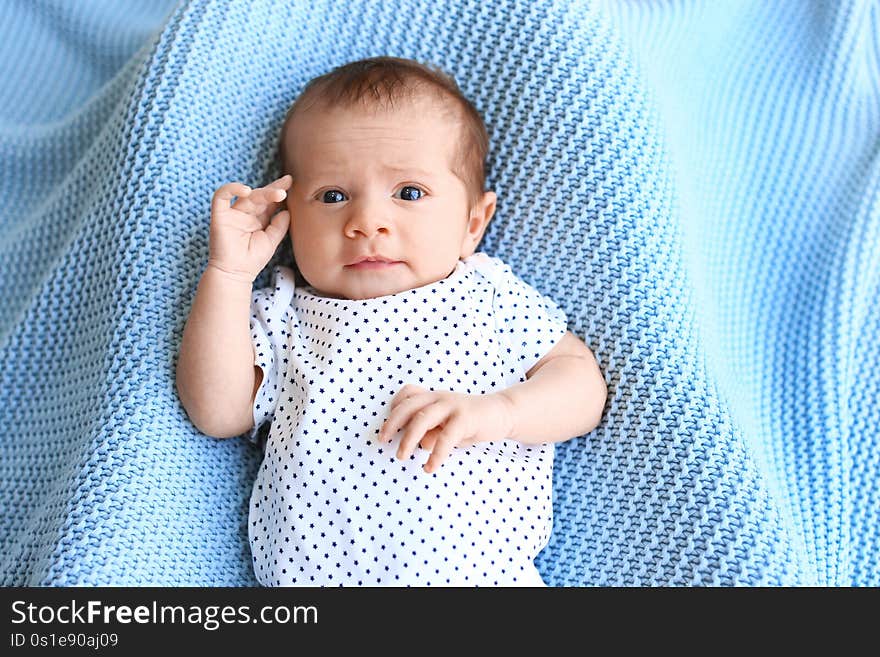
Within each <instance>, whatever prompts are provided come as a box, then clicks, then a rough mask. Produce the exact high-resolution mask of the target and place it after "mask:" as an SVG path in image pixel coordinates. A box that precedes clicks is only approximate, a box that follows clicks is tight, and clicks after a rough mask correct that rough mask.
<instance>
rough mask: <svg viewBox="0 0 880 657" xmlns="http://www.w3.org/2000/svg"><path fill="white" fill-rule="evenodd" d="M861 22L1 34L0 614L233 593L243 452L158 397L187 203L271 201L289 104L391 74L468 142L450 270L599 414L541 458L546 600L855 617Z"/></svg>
mask: <svg viewBox="0 0 880 657" xmlns="http://www.w3.org/2000/svg"><path fill="white" fill-rule="evenodd" d="M878 13H880V10H878V7H877V5H876V3H872V2H870V1H868V0H865V1H863V2H859V1H856V0H851V1H846V0H843V1H841V2H839V3H828V4H827V5H821V6H820V5H819V4H818V3H806V2H802V1H801V0H788V1H783V0H779V1H778V2H772V3H768V2H764V1H763V0H755V1H751V2H745V1H744V2H736V3H726V2H725V3H719V2H712V1H710V0H705V1H702V2H700V1H697V2H664V3H655V2H645V3H618V2H610V1H609V2H601V3H598V4H595V5H593V4H586V3H583V2H578V1H572V2H564V1H551V0H543V1H540V2H528V3H526V2H513V1H511V2H496V3H482V2H479V1H477V0H472V1H464V0H449V1H442V0H395V1H394V2H383V3H376V2H367V1H366V0H352V2H347V3H345V4H344V8H343V5H341V4H340V3H338V2H332V1H329V0H325V1H323V2H320V1H318V2H309V3H299V2H297V3H293V2H276V1H274V0H264V1H256V0H228V1H217V0H212V1H210V2H209V1H208V0H191V1H187V2H183V3H180V4H172V3H169V2H161V1H156V2H152V3H147V2H141V1H140V0H139V1H138V2H134V1H132V2H130V3H121V2H109V1H108V2H106V3H103V4H102V3H96V2H90V3H68V2H62V0H55V1H54V2H49V1H44V2H40V3H2V4H0V26H2V27H3V28H4V29H3V30H2V31H3V33H4V34H7V35H14V36H13V37H12V38H10V39H4V40H2V41H0V71H2V79H3V80H4V82H5V83H4V84H3V85H2V86H0V191H2V193H3V198H4V203H3V206H2V209H0V421H2V423H3V426H4V427H5V431H4V432H3V436H2V442H0V449H2V452H0V473H2V475H0V522H2V527H0V583H3V584H5V585H13V584H14V585H23V584H27V585H109V584H118V585H253V584H255V583H256V580H255V579H254V576H253V572H252V567H251V558H250V553H249V549H248V540H247V526H246V521H247V510H248V499H249V495H250V489H251V484H252V482H253V480H254V478H255V475H256V471H257V467H258V466H259V463H260V458H261V455H260V452H259V450H258V449H256V448H255V447H254V446H252V445H250V444H249V443H248V442H247V440H245V439H243V438H238V439H231V440H223V441H220V440H214V439H210V438H207V437H205V436H204V435H202V434H200V433H199V432H198V431H197V430H196V429H195V428H194V427H193V426H192V425H191V424H190V422H189V421H188V418H187V416H186V413H185V411H184V409H183V407H182V406H181V404H180V401H179V400H178V397H177V394H176V390H175V385H174V376H175V362H176V355H177V350H178V347H179V344H180V339H181V334H182V330H183V325H184V322H185V320H186V316H187V313H188V311H189V307H190V304H191V302H192V299H193V296H194V294H195V289H196V285H197V283H198V280H199V277H200V275H201V273H202V271H203V269H204V266H205V263H206V259H207V253H208V225H209V221H210V212H209V203H210V198H211V195H212V193H213V191H214V190H215V189H216V187H218V186H219V185H220V184H222V183H224V182H227V181H232V180H239V181H242V182H245V183H247V184H250V185H259V184H265V183H266V182H268V181H269V180H271V179H272V178H274V177H275V176H276V174H277V166H278V164H277V161H276V159H275V147H276V144H277V139H278V131H279V128H280V125H281V121H282V119H283V116H284V113H285V111H286V109H287V107H288V106H289V104H290V102H292V100H293V99H294V98H295V96H296V95H297V94H298V93H299V91H300V90H301V89H302V87H303V86H304V85H305V83H306V82H307V81H308V80H309V79H311V78H312V77H314V76H316V75H319V74H322V73H324V72H326V71H327V70H329V69H330V68H332V67H333V66H336V65H339V64H342V63H344V62H347V61H351V60H354V59H360V58H363V57H369V56H374V55H382V54H387V55H394V56H400V57H409V58H413V59H417V60H420V61H425V62H431V63H435V64H438V65H439V66H441V67H443V68H444V69H446V70H447V71H449V72H450V73H452V74H453V75H454V76H455V77H456V79H457V80H458V81H459V84H460V86H461V87H462V90H463V91H464V93H465V94H466V95H467V96H468V97H469V98H471V99H472V100H473V101H474V103H475V104H476V106H477V107H478V108H479V109H480V111H481V112H482V113H483V116H484V118H485V120H486V123H487V126H488V130H489V136H490V140H491V151H490V158H489V180H488V183H489V185H490V188H491V189H494V190H495V191H496V192H497V193H498V197H499V202H498V210H497V213H496V216H495V219H494V220H493V222H492V224H491V225H490V228H489V230H488V232H487V234H486V237H485V239H484V241H483V243H482V244H481V247H480V248H481V250H485V251H487V252H488V253H490V254H492V255H496V256H498V257H500V258H501V259H502V260H504V261H505V262H507V263H508V264H510V265H511V266H512V268H513V270H514V271H515V272H517V274H519V275H520V276H521V277H522V278H523V279H524V280H526V281H527V282H529V283H530V284H532V285H534V286H535V287H536V288H538V289H539V290H540V291H541V292H543V293H545V294H547V295H549V296H550V297H551V298H553V299H554V300H555V301H556V302H557V303H558V304H559V305H560V307H561V308H562V309H563V310H564V311H565V313H566V314H567V316H568V318H569V328H570V329H571V330H572V331H573V332H574V333H575V334H577V335H579V336H581V337H582V338H583V339H584V340H585V341H586V343H587V344H588V345H589V346H590V347H591V348H592V349H593V351H594V353H595V354H596V357H597V359H598V361H599V365H600V367H601V369H602V371H603V373H604V375H605V377H606V381H607V383H608V387H609V398H608V403H607V406H606V409H605V415H604V417H603V421H602V423H601V425H600V426H599V428H598V429H597V430H596V431H594V432H592V433H591V434H589V435H587V436H582V437H579V438H576V439H573V440H571V441H568V442H566V443H562V444H559V445H558V446H557V450H556V460H555V468H556V469H555V475H554V490H553V493H554V531H553V535H552V537H551V540H550V543H549V544H548V546H547V548H546V549H545V550H544V551H543V552H542V553H541V555H540V556H539V558H538V560H537V565H538V568H539V570H540V571H541V574H542V576H543V578H544V580H545V581H546V582H547V583H548V584H550V585H716V584H717V585H736V584H743V585H755V584H771V585H773V584H776V585H811V584H829V585H850V584H856V585H878V584H880V554H878V545H880V540H878V539H880V487H878V470H880V445H878V442H880V402H878V399H880V356H878V351H880V350H878V349H877V346H878V345H877V342H878V337H880V313H877V312H876V309H874V306H875V305H876V302H877V300H878V295H880V257H878V256H880V160H878V146H880V16H878ZM144 26H146V27H144ZM290 261H291V252H290V245H289V241H287V240H286V241H285V242H284V243H283V244H282V246H281V248H279V250H278V253H277V254H276V256H275V258H273V260H272V261H271V262H270V263H268V265H267V267H266V269H264V271H263V273H262V274H261V275H260V277H259V278H258V279H257V281H255V287H265V286H266V285H268V284H270V282H271V280H270V276H271V271H272V267H273V266H274V265H275V264H279V263H280V264H289V263H290Z"/></svg>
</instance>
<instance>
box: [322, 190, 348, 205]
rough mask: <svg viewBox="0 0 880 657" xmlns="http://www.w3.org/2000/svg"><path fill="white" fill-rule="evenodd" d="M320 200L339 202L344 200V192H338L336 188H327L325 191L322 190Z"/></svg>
mask: <svg viewBox="0 0 880 657" xmlns="http://www.w3.org/2000/svg"><path fill="white" fill-rule="evenodd" d="M321 200H322V201H323V202H324V203H341V202H342V201H344V200H345V194H343V193H342V192H340V191H339V190H338V189H328V190H327V191H326V192H324V195H323V197H322V198H321Z"/></svg>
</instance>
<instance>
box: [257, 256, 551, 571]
mask: <svg viewBox="0 0 880 657" xmlns="http://www.w3.org/2000/svg"><path fill="white" fill-rule="evenodd" d="M274 274H275V279H274V280H275V284H274V286H273V287H269V288H263V289H260V290H255V291H254V292H253V294H252V305H251V320H250V327H251V336H252V339H253V345H254V356H255V358H254V364H255V365H258V366H259V367H260V368H261V369H262V371H263V379H262V382H261V384H260V388H259V390H258V391H257V395H256V398H255V400H254V407H253V415H254V427H253V429H251V430H250V431H249V432H248V434H247V435H248V437H249V439H250V440H252V441H254V442H257V443H259V444H261V445H263V447H264V450H265V452H264V458H263V462H262V465H261V466H260V469H259V472H258V475H257V479H256V481H255V482H254V486H253V491H252V494H251V500H250V512H249V518H248V536H249V540H250V545H251V552H252V555H253V564H254V572H255V574H256V577H257V579H258V581H259V582H260V583H261V584H263V585H265V586H296V585H305V586H342V585H355V586H404V585H405V586H507V585H526V586H528V585H542V582H541V578H540V575H539V574H538V572H537V570H536V569H535V567H534V564H533V560H534V558H535V556H536V555H537V554H538V552H540V550H541V549H542V548H543V547H544V546H545V545H546V544H547V541H548V540H549V538H550V532H551V530H552V504H551V496H552V467H553V445H552V444H541V445H537V446H526V445H523V444H522V443H518V442H516V441H513V440H504V441H498V442H493V443H482V444H479V445H475V446H471V447H467V448H461V447H457V448H455V449H454V450H453V453H452V455H451V456H450V457H449V458H448V459H447V460H446V461H445V462H444V464H443V466H442V467H441V468H440V469H439V470H438V471H437V472H435V473H433V474H428V473H426V472H424V470H422V465H423V464H424V463H425V461H427V458H428V455H429V452H427V451H425V450H423V449H421V448H416V451H415V453H414V454H413V455H412V456H411V457H410V458H409V459H408V460H406V461H400V460H398V459H397V458H396V457H395V451H396V447H397V443H398V442H399V438H400V435H401V432H398V434H397V436H396V437H395V439H394V440H393V441H392V443H391V444H381V443H379V442H378V441H377V435H378V433H379V430H380V428H381V426H382V423H383V422H384V421H385V419H386V418H387V414H388V404H389V402H390V401H391V399H392V397H393V396H394V395H395V394H396V392H397V391H398V390H399V389H400V388H401V387H402V386H403V385H405V384H407V383H415V384H417V385H420V386H422V387H424V388H426V389H429V390H451V391H455V392H463V393H468V394H486V393H492V392H495V391H497V390H500V389H503V388H506V387H508V386H510V385H514V384H516V383H519V382H521V381H525V380H526V374H525V373H526V372H527V371H528V370H529V369H530V368H531V367H532V366H533V365H534V364H535V363H536V362H537V361H538V360H540V359H541V358H542V357H543V356H544V355H545V354H546V353H547V352H548V351H550V350H551V349H552V348H553V346H554V345H555V344H556V343H557V342H558V341H559V339H560V338H561V337H562V336H563V335H564V334H565V332H566V330H567V327H566V317H565V315H564V313H562V311H561V310H560V309H559V308H558V307H557V306H556V304H555V303H554V302H553V301H552V300H550V299H549V298H547V297H545V296H543V295H541V294H540V293H539V292H538V291H537V290H535V289H534V288H533V287H531V286H530V285H528V284H527V283H525V282H524V281H522V280H521V279H519V278H518V277H517V276H516V275H514V273H513V272H512V271H511V269H510V267H508V266H507V265H506V264H504V263H503V262H502V261H501V260H499V259H498V258H491V257H489V256H487V255H486V254H484V253H477V254H475V255H473V256H471V257H470V258H467V259H465V260H461V261H459V262H458V264H457V265H456V268H455V270H454V271H453V272H452V273H451V274H450V275H449V276H448V277H447V278H444V279H441V280H439V281H437V282H435V283H431V284H429V285H425V286H422V287H418V288H415V289H412V290H406V291H403V292H399V293H397V294H392V295H388V296H383V297H377V298H373V299H364V300H346V299H336V298H330V297H324V296H319V295H318V294H317V291H316V290H314V288H311V287H310V286H307V285H305V286H301V287H294V275H293V271H292V270H291V269H290V268H289V267H283V266H276V267H275V269H274Z"/></svg>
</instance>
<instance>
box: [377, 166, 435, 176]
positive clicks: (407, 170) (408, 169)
mask: <svg viewBox="0 0 880 657" xmlns="http://www.w3.org/2000/svg"><path fill="white" fill-rule="evenodd" d="M382 168H383V169H385V170H386V171H392V172H394V173H415V174H418V175H420V176H430V175H431V174H430V172H428V171H425V170H424V169H419V168H418V167H382Z"/></svg>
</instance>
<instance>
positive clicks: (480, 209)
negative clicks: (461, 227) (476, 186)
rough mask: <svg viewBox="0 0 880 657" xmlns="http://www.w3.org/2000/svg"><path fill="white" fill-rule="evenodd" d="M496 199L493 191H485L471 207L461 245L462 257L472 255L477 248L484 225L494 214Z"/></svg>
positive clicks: (484, 228)
mask: <svg viewBox="0 0 880 657" xmlns="http://www.w3.org/2000/svg"><path fill="white" fill-rule="evenodd" d="M497 200H498V197H497V195H496V194H495V192H491V191H490V192H485V193H484V194H483V197H482V198H481V199H480V201H479V202H478V203H477V204H476V205H475V206H474V207H473V208H472V209H471V213H470V218H469V219H468V226H467V233H465V236H464V243H463V244H462V245H461V246H462V254H461V257H462V258H467V257H468V256H471V255H473V253H474V251H475V250H476V248H477V244H479V243H480V240H481V239H483V233H485V232H486V227H487V226H488V225H489V222H490V221H492V216H493V215H494V214H495V203H496V201H497Z"/></svg>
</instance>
